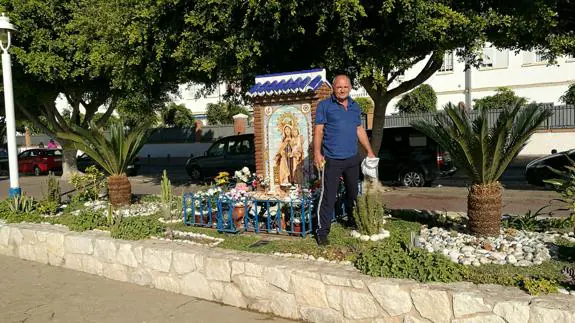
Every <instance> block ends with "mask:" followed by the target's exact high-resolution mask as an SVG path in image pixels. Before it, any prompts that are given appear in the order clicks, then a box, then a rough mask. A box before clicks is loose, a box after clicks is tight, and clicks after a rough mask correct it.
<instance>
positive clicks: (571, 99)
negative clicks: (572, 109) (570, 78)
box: [559, 83, 575, 105]
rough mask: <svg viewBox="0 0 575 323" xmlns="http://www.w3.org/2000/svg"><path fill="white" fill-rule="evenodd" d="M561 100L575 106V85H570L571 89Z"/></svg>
mask: <svg viewBox="0 0 575 323" xmlns="http://www.w3.org/2000/svg"><path fill="white" fill-rule="evenodd" d="M559 100H560V101H561V102H563V103H565V104H570V105H575V83H573V84H571V85H569V88H568V89H567V91H565V93H564V94H563V95H562V96H561V98H559Z"/></svg>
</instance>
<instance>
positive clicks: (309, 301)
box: [291, 273, 329, 307]
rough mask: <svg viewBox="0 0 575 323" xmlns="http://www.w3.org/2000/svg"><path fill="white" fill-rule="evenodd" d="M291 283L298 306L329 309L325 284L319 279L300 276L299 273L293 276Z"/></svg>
mask: <svg viewBox="0 0 575 323" xmlns="http://www.w3.org/2000/svg"><path fill="white" fill-rule="evenodd" d="M291 281H292V288H293V291H294V294H295V298H296V301H297V302H298V304H301V305H306V306H307V305H309V306H313V307H329V305H328V303H327V297H326V295H325V285H324V284H323V282H321V281H320V280H318V279H313V278H308V277H303V276H300V275H298V274H297V273H293V274H292V275H291Z"/></svg>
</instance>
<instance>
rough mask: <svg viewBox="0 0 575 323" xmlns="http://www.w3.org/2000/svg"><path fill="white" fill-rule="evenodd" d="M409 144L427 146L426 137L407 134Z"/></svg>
mask: <svg viewBox="0 0 575 323" xmlns="http://www.w3.org/2000/svg"><path fill="white" fill-rule="evenodd" d="M409 146H411V147H425V146H427V137H426V136H422V135H409Z"/></svg>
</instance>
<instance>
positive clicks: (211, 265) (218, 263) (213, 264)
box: [204, 258, 232, 283]
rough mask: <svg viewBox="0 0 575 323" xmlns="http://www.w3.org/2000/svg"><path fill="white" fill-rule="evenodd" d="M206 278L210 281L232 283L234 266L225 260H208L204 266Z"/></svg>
mask: <svg viewBox="0 0 575 323" xmlns="http://www.w3.org/2000/svg"><path fill="white" fill-rule="evenodd" d="M204 270H205V274H206V277H207V278H208V279H209V280H217V281H222V282H228V283H229V282H231V281H232V266H231V265H230V261H229V260H228V259H223V258H206V259H205V264H204Z"/></svg>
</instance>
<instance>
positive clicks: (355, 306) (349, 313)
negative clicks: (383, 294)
mask: <svg viewBox="0 0 575 323" xmlns="http://www.w3.org/2000/svg"><path fill="white" fill-rule="evenodd" d="M341 305H342V308H343V315H344V316H345V317H347V318H350V319H354V320H360V319H368V318H374V317H377V316H379V315H380V314H381V310H380V308H379V305H377V303H376V301H375V299H374V298H373V296H371V294H368V293H363V292H356V291H346V292H345V296H342V300H341Z"/></svg>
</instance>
